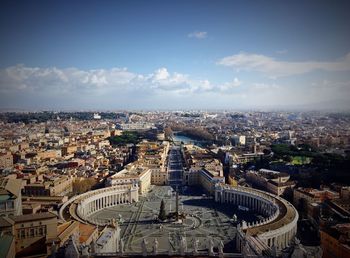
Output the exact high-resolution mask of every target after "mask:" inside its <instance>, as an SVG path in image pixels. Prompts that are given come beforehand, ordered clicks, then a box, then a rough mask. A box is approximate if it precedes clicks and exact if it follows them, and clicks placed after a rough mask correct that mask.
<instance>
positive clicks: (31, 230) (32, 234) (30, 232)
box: [29, 228, 34, 237]
mask: <svg viewBox="0 0 350 258" xmlns="http://www.w3.org/2000/svg"><path fill="white" fill-rule="evenodd" d="M29 236H30V237H33V236H34V228H31V229H30V231H29Z"/></svg>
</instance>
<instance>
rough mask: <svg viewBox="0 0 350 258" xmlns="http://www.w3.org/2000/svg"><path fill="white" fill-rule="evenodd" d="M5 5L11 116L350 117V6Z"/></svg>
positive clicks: (2, 27)
mask: <svg viewBox="0 0 350 258" xmlns="http://www.w3.org/2000/svg"><path fill="white" fill-rule="evenodd" d="M72 2H73V3H72ZM0 6H1V8H0V33H1V34H0V35H2V36H1V41H0V56H1V58H0V93H1V95H0V107H1V108H22V109H199V108H201V109H222V108H225V109H256V108H264V109H270V108H281V109H285V108H287V109H288V108H298V109H325V108H331V109H349V108H350V105H349V104H348V103H347V102H348V99H349V97H350V75H349V74H350V54H349V53H350V28H349V27H350V26H349V24H350V16H349V15H348V14H349V13H350V4H348V3H347V1H316V0H315V1H2V2H1V4H0Z"/></svg>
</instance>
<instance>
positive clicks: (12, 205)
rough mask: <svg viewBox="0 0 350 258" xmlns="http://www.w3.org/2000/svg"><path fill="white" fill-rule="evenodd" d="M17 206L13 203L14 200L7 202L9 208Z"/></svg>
mask: <svg viewBox="0 0 350 258" xmlns="http://www.w3.org/2000/svg"><path fill="white" fill-rule="evenodd" d="M14 207H15V206H14V204H13V201H10V202H7V208H8V209H13V208H14Z"/></svg>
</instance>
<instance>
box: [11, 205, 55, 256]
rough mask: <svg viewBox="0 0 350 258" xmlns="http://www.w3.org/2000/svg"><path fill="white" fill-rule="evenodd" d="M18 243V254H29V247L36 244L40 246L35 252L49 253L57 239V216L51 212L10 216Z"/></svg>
mask: <svg viewBox="0 0 350 258" xmlns="http://www.w3.org/2000/svg"><path fill="white" fill-rule="evenodd" d="M8 221H9V222H10V223H11V224H12V227H13V233H14V236H15V243H16V254H19V253H22V254H27V253H28V254H29V253H31V252H32V251H33V250H31V249H32V248H29V250H28V249H27V248H28V247H31V246H33V245H35V244H38V243H40V244H39V246H40V248H39V249H38V250H35V251H36V252H35V253H40V254H49V251H50V246H51V244H52V243H53V242H54V241H56V239H57V217H56V215H55V214H52V213H50V212H46V213H39V214H29V215H20V216H10V217H9V218H8Z"/></svg>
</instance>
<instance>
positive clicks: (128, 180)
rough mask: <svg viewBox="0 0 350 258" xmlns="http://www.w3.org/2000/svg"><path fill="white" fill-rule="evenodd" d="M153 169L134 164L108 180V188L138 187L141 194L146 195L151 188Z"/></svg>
mask: <svg viewBox="0 0 350 258" xmlns="http://www.w3.org/2000/svg"><path fill="white" fill-rule="evenodd" d="M151 179H152V169H150V168H147V167H144V166H140V165H138V164H137V163H133V164H131V165H129V166H128V167H126V168H125V169H123V170H122V171H119V172H117V173H116V174H114V175H113V176H111V177H110V178H108V180H107V185H108V186H115V185H125V184H133V185H138V188H139V193H140V194H141V195H142V194H145V193H147V192H148V191H149V189H150V187H151V181H152V180H151Z"/></svg>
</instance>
